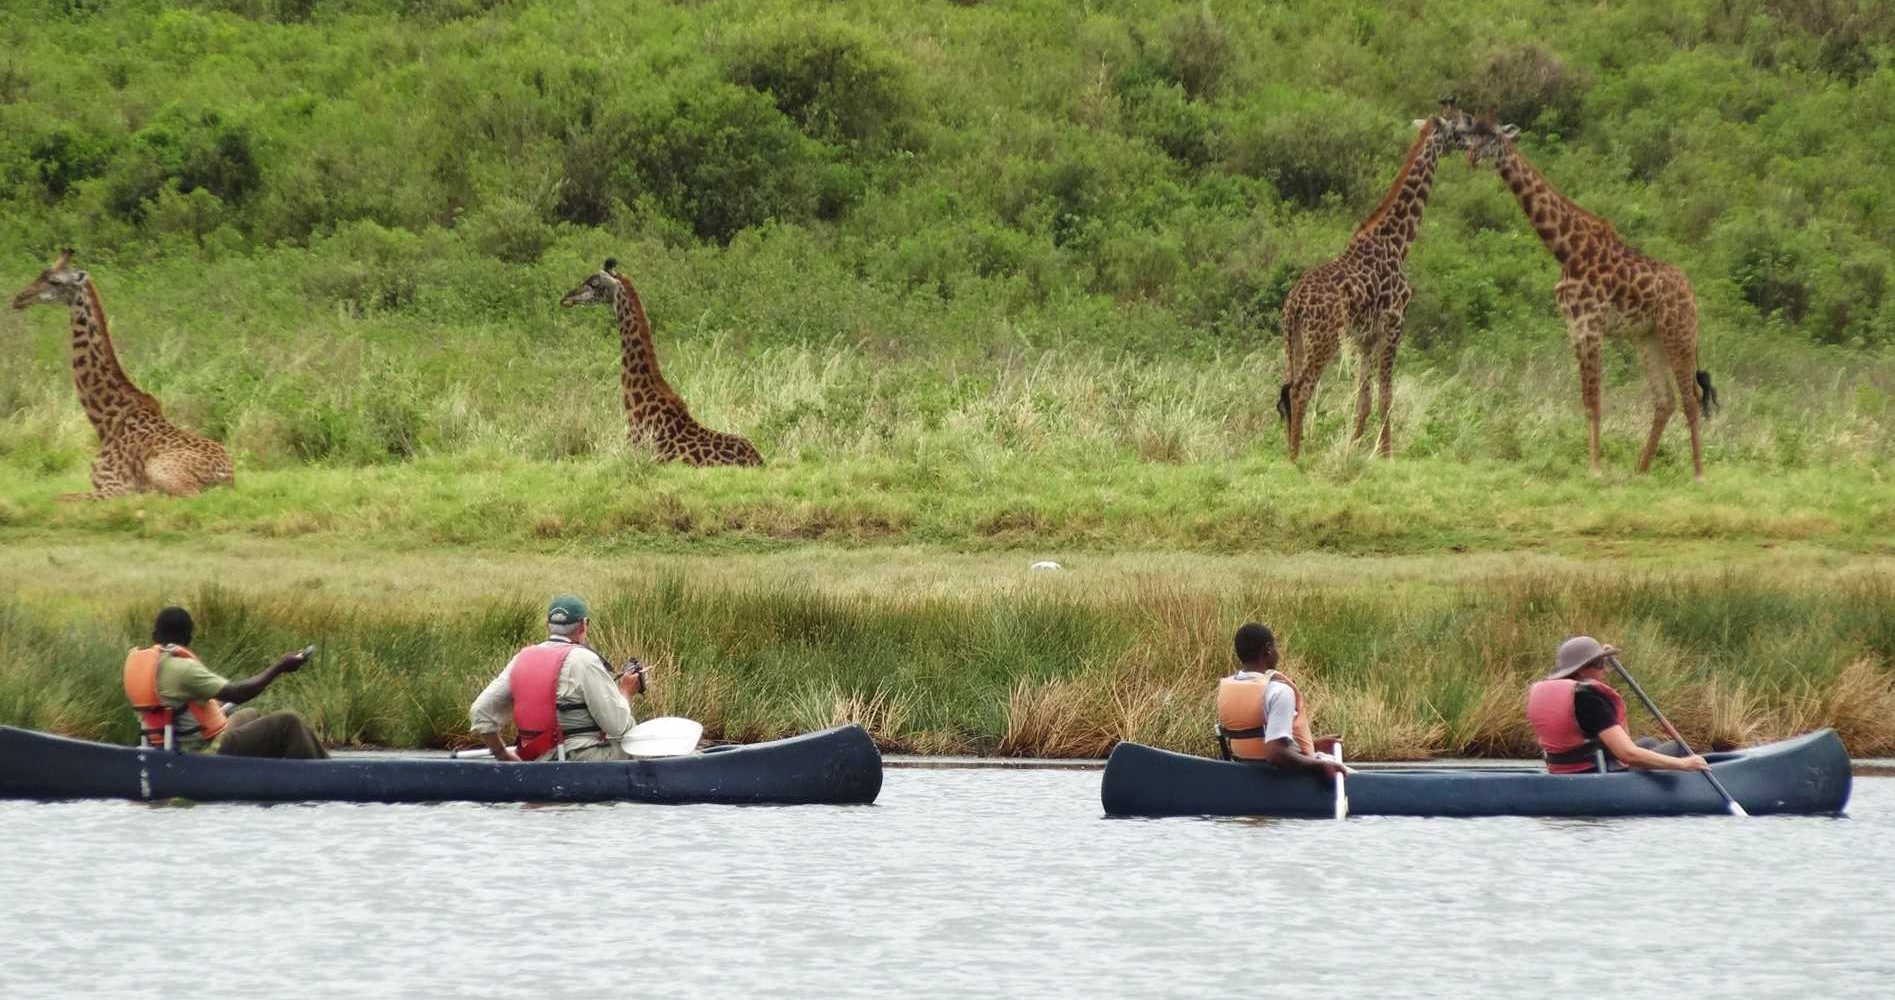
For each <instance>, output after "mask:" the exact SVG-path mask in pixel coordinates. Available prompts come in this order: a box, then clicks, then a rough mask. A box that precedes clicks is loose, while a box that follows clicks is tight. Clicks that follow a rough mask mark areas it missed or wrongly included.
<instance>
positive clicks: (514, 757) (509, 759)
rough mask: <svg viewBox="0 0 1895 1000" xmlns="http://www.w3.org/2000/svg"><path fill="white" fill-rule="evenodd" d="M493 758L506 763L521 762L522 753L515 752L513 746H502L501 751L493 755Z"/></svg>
mask: <svg viewBox="0 0 1895 1000" xmlns="http://www.w3.org/2000/svg"><path fill="white" fill-rule="evenodd" d="M493 759H495V760H497V761H500V762H501V763H504V764H518V763H520V755H519V754H517V753H514V752H513V749H512V748H511V747H501V748H500V750H499V752H497V753H495V754H494V755H493Z"/></svg>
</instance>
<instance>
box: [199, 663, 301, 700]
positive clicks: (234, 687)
mask: <svg viewBox="0 0 1895 1000" xmlns="http://www.w3.org/2000/svg"><path fill="white" fill-rule="evenodd" d="M308 662H309V657H308V656H306V655H304V654H303V653H301V652H295V653H285V654H284V655H283V658H282V659H280V660H278V661H276V662H275V663H272V664H270V665H269V667H267V668H265V669H264V670H262V671H260V672H258V673H255V674H251V675H250V676H249V677H245V678H244V679H243V680H240V681H231V682H229V683H227V684H225V685H224V687H223V689H222V690H220V691H218V692H217V700H218V701H221V702H223V703H224V704H226V705H241V704H243V703H244V702H246V701H249V700H250V699H252V698H255V697H256V696H257V695H260V694H262V693H263V690H264V689H265V688H267V687H269V686H270V685H271V683H273V682H274V681H275V680H276V679H277V678H278V677H281V676H283V675H284V674H293V673H295V672H296V671H298V670H301V669H302V668H303V664H305V663H308Z"/></svg>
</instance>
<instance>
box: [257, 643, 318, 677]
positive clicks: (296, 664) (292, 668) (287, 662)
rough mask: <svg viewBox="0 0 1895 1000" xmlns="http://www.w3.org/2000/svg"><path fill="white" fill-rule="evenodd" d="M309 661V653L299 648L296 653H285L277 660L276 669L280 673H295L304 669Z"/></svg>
mask: <svg viewBox="0 0 1895 1000" xmlns="http://www.w3.org/2000/svg"><path fill="white" fill-rule="evenodd" d="M253 662H254V661H253ZM308 662H309V654H308V653H307V652H306V651H304V650H300V649H299V650H297V651H296V652H294V653H284V654H283V658H282V659H280V660H278V661H276V670H277V672H278V673H284V674H293V673H295V672H296V671H298V670H301V669H303V664H305V663H308Z"/></svg>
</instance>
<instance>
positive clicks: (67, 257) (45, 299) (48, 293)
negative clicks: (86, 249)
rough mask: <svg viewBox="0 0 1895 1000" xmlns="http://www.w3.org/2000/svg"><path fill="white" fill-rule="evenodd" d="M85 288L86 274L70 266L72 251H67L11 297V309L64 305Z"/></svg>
mask: <svg viewBox="0 0 1895 1000" xmlns="http://www.w3.org/2000/svg"><path fill="white" fill-rule="evenodd" d="M85 287H86V273H85V272H84V271H81V270H80V269H78V268H76V267H74V266H72V250H70V249H68V250H67V251H66V252H65V253H62V254H60V255H59V259H58V260H56V261H53V263H52V266H51V267H48V268H47V269H46V270H44V271H41V272H40V273H39V277H37V278H34V279H33V280H32V282H31V283H29V284H28V285H27V286H26V287H25V288H22V289H20V293H19V294H18V295H15V296H14V297H13V308H15V309H25V308H26V307H27V306H43V305H66V304H68V303H70V302H72V301H73V299H75V298H77V297H78V296H79V295H80V294H81V293H82V292H84V291H85Z"/></svg>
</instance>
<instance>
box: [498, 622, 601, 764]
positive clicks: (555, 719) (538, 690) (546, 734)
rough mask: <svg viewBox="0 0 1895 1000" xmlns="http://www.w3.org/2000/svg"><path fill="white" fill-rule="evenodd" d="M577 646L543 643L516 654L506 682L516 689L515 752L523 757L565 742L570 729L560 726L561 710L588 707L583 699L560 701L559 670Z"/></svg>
mask: <svg viewBox="0 0 1895 1000" xmlns="http://www.w3.org/2000/svg"><path fill="white" fill-rule="evenodd" d="M578 648H579V644H578V643H576V642H554V643H550V644H548V643H542V644H540V645H537V646H528V647H526V648H525V649H522V650H520V652H519V653H517V654H515V656H514V658H513V669H512V670H511V671H509V672H508V675H507V686H508V687H509V688H510V689H511V690H512V691H513V725H514V727H515V728H517V729H518V730H519V731H520V743H519V746H518V747H516V748H515V749H514V752H515V753H518V754H519V755H520V759H521V760H538V759H539V758H541V757H543V756H545V755H546V753H547V751H550V750H553V749H554V748H555V747H558V746H560V745H561V744H563V743H565V742H566V736H567V734H568V731H567V730H565V729H561V728H560V725H559V713H560V712H561V711H570V710H572V709H576V708H584V707H586V703H585V702H583V701H580V702H569V703H562V702H560V701H559V672H560V671H561V670H562V669H564V668H565V666H566V657H568V656H570V655H572V651H573V650H575V649H578ZM598 728H599V727H597V726H585V727H580V728H575V729H573V730H571V732H572V733H575V734H576V733H589V732H597V731H598ZM560 756H562V757H563V756H564V755H563V754H561V755H560Z"/></svg>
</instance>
